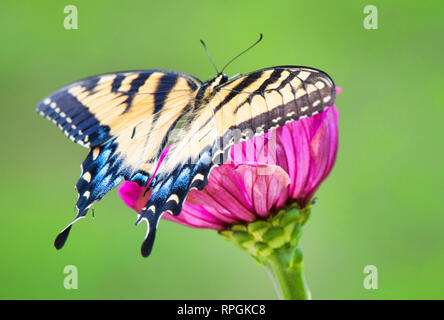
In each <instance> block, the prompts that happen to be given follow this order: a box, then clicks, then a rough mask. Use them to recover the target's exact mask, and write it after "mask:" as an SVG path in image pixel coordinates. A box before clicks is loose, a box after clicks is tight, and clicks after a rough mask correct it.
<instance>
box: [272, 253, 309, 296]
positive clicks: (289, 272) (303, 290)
mask: <svg viewBox="0 0 444 320" xmlns="http://www.w3.org/2000/svg"><path fill="white" fill-rule="evenodd" d="M296 250H300V249H299V248H297V249H296ZM286 251H287V250H279V252H275V253H273V254H270V255H269V256H268V257H267V258H266V259H263V261H264V264H265V267H266V268H267V269H268V270H269V271H270V273H271V276H272V277H273V278H274V280H275V281H276V282H277V285H276V286H277V288H276V290H279V291H278V296H279V297H280V298H281V299H284V300H308V299H310V292H309V291H308V287H307V284H306V282H305V278H304V274H303V269H304V268H303V265H302V261H300V262H296V261H292V260H294V259H292V256H293V254H294V253H291V252H286ZM297 255H299V253H297Z"/></svg>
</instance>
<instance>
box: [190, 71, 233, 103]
mask: <svg viewBox="0 0 444 320" xmlns="http://www.w3.org/2000/svg"><path fill="white" fill-rule="evenodd" d="M227 81H228V76H227V75H226V74H224V73H219V74H217V75H216V76H215V77H214V78H212V79H210V80H208V81H207V82H205V83H204V84H203V85H202V87H201V88H200V89H199V92H198V93H197V95H196V99H197V100H206V99H209V98H211V97H212V96H214V94H215V93H216V88H217V87H218V86H220V85H222V84H224V83H225V82H227Z"/></svg>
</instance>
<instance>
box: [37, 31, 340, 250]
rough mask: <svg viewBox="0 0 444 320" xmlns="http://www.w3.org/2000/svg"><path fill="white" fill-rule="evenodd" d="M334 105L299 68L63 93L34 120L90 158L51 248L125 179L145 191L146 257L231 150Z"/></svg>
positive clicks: (116, 79) (88, 82)
mask: <svg viewBox="0 0 444 320" xmlns="http://www.w3.org/2000/svg"><path fill="white" fill-rule="evenodd" d="M261 38H262V35H261ZM261 38H260V39H261ZM260 39H259V41H260ZM257 42H258V41H257ZM257 42H256V43H257ZM202 43H203V42H202ZM256 43H255V44H256ZM203 44H204V43H203ZM251 47H252V46H251ZM251 47H250V48H251ZM204 48H205V50H206V46H205V44H204ZM244 52H246V50H245V51H244ZM242 53H243V52H242ZM242 53H241V54H242ZM207 54H208V51H207ZM210 60H211V58H210ZM211 62H212V60H211ZM230 62H231V61H230ZM212 63H213V62H212ZM213 65H214V64H213ZM227 65H228V64H227ZM224 69H225V68H224ZM216 70H217V68H216ZM335 98H336V92H335V85H334V82H333V80H332V79H331V78H330V77H329V76H328V75H327V74H326V73H325V72H323V71H321V70H318V69H314V68H309V67H302V66H276V67H270V68H265V69H261V70H257V71H253V72H251V73H248V74H245V75H237V76H234V77H232V78H228V76H227V75H225V74H224V73H223V70H222V72H218V71H217V75H216V76H214V77H213V78H212V79H210V80H208V81H206V82H202V81H200V80H199V79H197V78H195V77H193V76H191V75H188V74H185V73H181V72H176V71H166V70H140V71H126V72H115V73H108V74H103V75H98V76H93V77H90V78H86V79H84V80H80V81H77V82H74V83H72V84H70V85H68V86H66V87H64V88H61V89H60V90H58V91H56V92H54V93H53V94H51V95H49V96H48V97H46V98H45V99H43V101H42V102H40V103H39V104H38V106H37V112H38V113H40V114H41V115H42V116H44V117H46V118H47V119H49V120H51V121H52V122H53V123H55V124H56V125H57V126H58V127H59V128H60V129H61V130H62V131H63V133H64V134H65V135H66V136H67V137H68V138H69V139H70V140H72V141H74V142H76V143H78V144H80V145H81V146H84V147H86V148H88V149H89V153H88V155H87V157H86V159H85V161H84V162H83V164H82V165H81V171H82V172H81V177H80V179H79V180H78V182H77V184H76V189H77V192H78V196H79V198H78V200H77V203H76V211H77V214H76V216H75V218H74V220H73V221H72V222H71V223H70V224H69V225H68V226H67V227H66V228H65V229H63V230H62V231H61V232H60V234H59V235H58V236H57V237H56V240H55V242H54V245H55V247H56V248H57V249H60V248H61V247H63V245H64V244H65V242H66V240H67V237H68V234H69V232H70V230H71V228H72V225H73V224H74V223H75V222H76V221H78V220H79V219H81V218H84V217H85V216H86V214H87V212H88V210H89V209H90V208H91V206H92V205H93V204H94V203H95V202H96V201H99V200H100V199H101V198H102V197H103V196H104V195H105V194H106V193H107V192H108V191H110V190H112V189H113V188H115V187H117V186H118V185H119V183H120V182H122V181H123V180H128V181H133V182H137V183H138V184H139V185H140V186H144V187H148V189H149V190H151V196H150V198H149V200H148V202H147V203H146V205H145V206H144V207H143V208H142V210H141V211H140V212H139V213H138V219H137V222H136V224H139V223H140V222H141V221H145V222H146V223H147V233H146V236H145V239H144V241H143V243H142V247H141V253H142V255H143V256H145V257H146V256H148V255H149V254H150V253H151V250H152V246H153V242H154V238H155V233H156V229H157V225H158V222H159V219H160V218H161V216H162V215H163V214H165V213H166V212H168V213H171V214H173V215H178V214H179V213H180V211H181V207H182V204H183V203H184V201H185V199H186V197H187V194H188V192H189V191H190V190H191V189H198V190H202V189H203V188H204V187H205V185H206V183H207V181H208V177H209V174H210V171H211V169H212V168H214V167H215V166H217V165H220V164H222V163H223V162H224V160H225V159H226V157H227V155H228V152H229V150H230V147H231V146H232V145H233V144H234V143H237V142H239V141H240V140H246V139H249V138H252V137H253V136H255V135H259V134H263V133H265V132H267V131H269V130H271V129H272V128H276V127H279V126H282V125H284V124H286V123H288V122H291V121H296V120H298V119H302V118H304V117H309V116H312V115H314V114H316V113H319V112H322V111H323V109H324V108H326V107H327V106H330V105H333V104H334V102H335ZM173 133H174V134H173ZM167 147H170V149H169V151H168V153H167V155H166V156H165V158H164V159H163V161H162V162H161V164H160V165H159V163H160V157H161V155H162V152H163V151H164V150H165V148H167Z"/></svg>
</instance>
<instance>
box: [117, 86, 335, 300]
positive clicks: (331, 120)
mask: <svg viewBox="0 0 444 320" xmlns="http://www.w3.org/2000/svg"><path fill="white" fill-rule="evenodd" d="M339 92H340V89H339V88H337V93H339ZM337 147H338V112H337V109H336V107H335V106H330V107H327V108H326V109H325V110H324V111H323V112H322V113H319V114H316V115H314V116H311V117H308V118H304V119H300V120H298V121H293V122H291V123H288V124H286V125H284V126H282V127H278V128H276V129H273V130H271V131H269V132H267V133H265V134H264V135H261V136H256V137H254V138H253V139H250V140H248V141H244V142H240V143H238V144H236V145H234V146H233V147H232V149H231V152H230V155H229V158H228V159H227V161H226V162H225V163H224V164H222V165H221V166H219V167H216V168H214V169H213V170H212V171H211V174H210V177H209V180H208V184H207V185H206V187H205V188H204V189H203V190H201V191H199V190H192V191H190V192H189V194H188V196H187V199H186V201H185V202H184V205H183V207H182V211H181V213H180V214H179V215H178V216H173V215H170V214H165V215H163V218H164V219H166V220H170V221H174V222H177V223H180V224H183V225H186V226H189V227H194V228H209V229H215V230H219V232H220V233H221V234H222V235H224V236H225V237H226V238H227V239H229V240H232V241H234V242H235V243H237V244H238V245H239V246H240V247H241V248H242V249H244V250H247V251H248V252H249V253H250V254H251V255H252V256H253V257H254V258H255V259H256V260H257V261H258V262H259V263H261V264H263V265H265V266H266V267H267V268H268V269H270V270H271V272H272V274H274V276H276V278H277V280H278V282H279V285H280V287H281V290H282V296H283V297H284V298H288V299H296V298H297V299H300V298H308V296H309V293H308V291H307V289H306V285H305V282H304V279H303V275H302V253H301V250H300V248H298V247H297V246H298V240H299V236H300V230H301V227H302V225H303V224H304V223H305V222H306V220H307V218H308V216H309V213H310V208H311V204H312V198H313V195H314V193H315V192H316V190H317V189H318V188H319V186H320V184H321V183H322V182H323V181H324V180H325V178H327V176H328V174H329V173H330V171H331V169H332V167H333V165H334V163H335V159H336V153H337ZM166 152H167V150H166ZM145 191H146V188H143V187H140V186H138V185H137V184H136V183H134V182H128V181H126V182H125V183H124V184H123V185H122V186H121V187H120V189H119V194H120V196H121V197H122V199H123V201H124V202H125V203H126V204H127V205H128V206H130V207H131V208H133V209H135V210H137V212H139V211H140V210H141V208H142V207H143V206H144V205H145V204H146V202H147V200H148V199H149V197H150V192H145Z"/></svg>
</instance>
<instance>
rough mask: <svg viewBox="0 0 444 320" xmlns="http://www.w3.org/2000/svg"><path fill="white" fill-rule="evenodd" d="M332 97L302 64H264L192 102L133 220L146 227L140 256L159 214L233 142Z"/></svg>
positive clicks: (330, 87) (201, 179)
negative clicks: (193, 107) (200, 102)
mask: <svg viewBox="0 0 444 320" xmlns="http://www.w3.org/2000/svg"><path fill="white" fill-rule="evenodd" d="M335 98H336V93H335V85H334V83H333V80H332V79H331V78H330V77H329V76H328V75H327V74H325V73H324V72H322V71H319V70H316V69H312V68H306V67H293V66H281V67H273V68H267V69H263V70H259V71H255V72H252V73H250V74H247V75H244V76H241V77H239V78H237V79H234V80H232V81H229V82H228V83H225V84H224V85H222V86H220V87H216V88H215V91H214V94H213V97H212V98H211V99H210V100H209V101H207V102H206V103H205V104H203V105H201V106H197V110H196V112H195V113H194V115H193V118H192V120H190V122H189V123H188V125H187V126H186V127H185V128H184V130H183V132H182V134H181V135H180V138H179V139H178V140H177V141H176V142H175V143H174V145H173V146H172V148H171V150H170V151H169V153H168V155H167V156H166V158H165V161H164V163H162V165H161V166H160V168H159V171H158V173H157V174H156V176H155V177H154V179H153V182H152V184H151V185H152V193H151V197H150V199H149V201H148V202H147V204H146V206H145V207H144V208H143V209H142V210H141V212H140V216H139V219H138V222H140V221H145V222H146V223H147V225H148V232H147V235H146V238H145V241H144V242H143V244H142V250H141V251H142V255H144V256H148V255H149V254H150V252H151V250H152V245H153V242H154V236H155V232H156V229H157V224H158V221H159V219H160V217H161V216H162V215H163V214H164V213H165V212H169V213H172V214H174V215H177V214H179V213H180V210H181V208H182V204H183V202H184V200H185V198H186V196H187V194H188V192H189V190H191V189H193V188H197V189H199V190H201V189H203V188H204V187H205V185H206V183H207V180H208V176H209V174H210V171H211V169H212V168H213V167H214V166H217V165H220V164H222V163H223V162H224V160H225V158H226V157H227V155H228V152H229V150H230V147H231V146H232V145H233V144H234V143H237V142H239V141H241V140H245V139H249V138H252V137H253V136H255V135H258V134H262V133H264V132H266V131H268V130H270V129H272V128H275V127H278V126H282V125H284V124H285V123H287V122H291V121H295V120H298V119H301V118H303V117H308V116H311V115H314V114H316V113H318V112H321V111H322V110H323V109H324V108H326V107H327V106H329V105H332V104H333V103H334V101H335Z"/></svg>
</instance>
